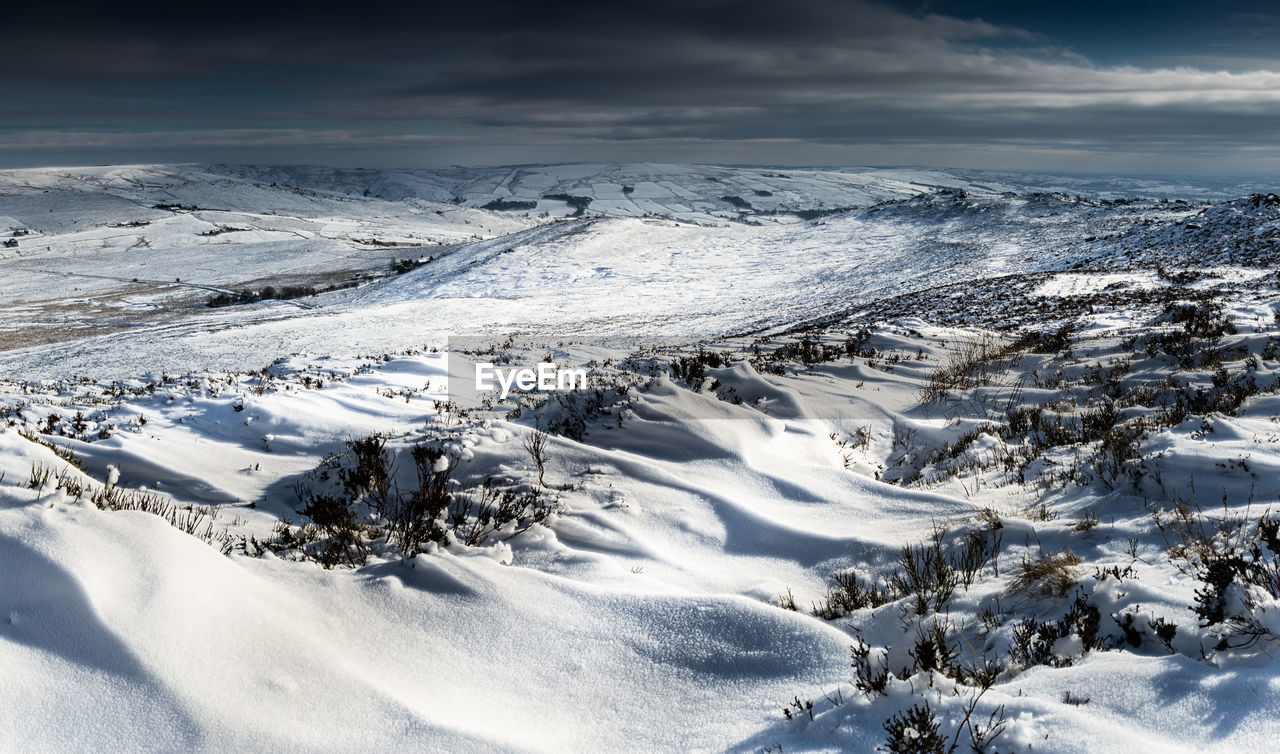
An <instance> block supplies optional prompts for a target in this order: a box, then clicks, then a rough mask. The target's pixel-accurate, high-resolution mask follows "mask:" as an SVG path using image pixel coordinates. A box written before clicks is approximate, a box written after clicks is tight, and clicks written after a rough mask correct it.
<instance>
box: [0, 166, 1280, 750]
mask: <svg viewBox="0 0 1280 754" xmlns="http://www.w3.org/2000/svg"><path fill="white" fill-rule="evenodd" d="M1144 187H1145V189H1146V190H1145V191H1144V190H1143V189H1144ZM1256 188H1261V187H1251V188H1250V191H1251V192H1252V191H1254V190H1255V189H1256ZM1222 190H1224V189H1223V188H1222V186H1220V185H1208V184H1205V185H1199V186H1195V185H1189V184H1185V183H1182V184H1179V183H1175V182H1159V181H1151V180H1143V181H1130V180H1123V179H1106V178H1098V179H1083V178H1062V177H1053V176H1042V177H1028V176H1016V175H1013V174H979V173H974V172H964V171H941V170H912V169H898V170H888V169H884V170H880V169H866V170H851V169H831V170H794V169H786V170H783V169H769V168H728V167H714V166H670V165H571V166H526V167H517V168H502V169H496V168H495V169H489V168H475V169H463V168H458V169H452V170H442V171H407V170H406V171H355V170H350V171H343V170H331V169H322V168H287V169H286V168H261V167H245V166H176V167H175V166H145V167H126V168H90V169H82V170H64V169H59V170H35V171H9V172H5V173H0V237H3V238H4V239H5V240H8V241H13V243H12V244H7V245H5V246H2V247H0V269H2V270H3V271H4V274H5V279H6V285H5V286H4V287H3V288H2V289H0V378H3V379H0V574H3V576H0V667H2V668H4V670H5V674H6V677H7V678H8V679H10V680H11V682H10V683H7V684H5V685H4V687H3V690H2V691H0V730H3V731H5V732H6V736H7V739H6V740H7V741H8V742H10V743H9V745H8V747H6V748H14V749H22V750H48V749H56V750H67V749H71V750H100V749H104V748H111V749H125V750H164V751H173V750H226V749H230V748H236V747H244V748H253V749H265V748H269V749H272V750H289V751H316V750H350V749H355V748H360V749H369V748H378V749H383V748H393V747H395V748H409V749H414V750H431V751H493V750H502V751H584V752H597V751H633V750H646V751H648V750H662V751H692V750H696V751H708V750H709V751H755V752H759V751H786V752H792V751H873V750H876V748H877V747H882V748H886V749H890V750H904V751H911V750H919V751H947V750H954V751H970V750H972V751H980V752H1010V751H1036V752H1043V751H1049V752H1097V751H1116V750H1121V751H1153V750H1159V751H1170V752H1173V751H1193V750H1194V751H1206V750H1207V751H1233V752H1234V751H1268V750H1271V749H1272V748H1274V746H1273V742H1274V741H1275V740H1276V738H1277V736H1280V718H1277V717H1276V715H1275V713H1274V709H1275V708H1276V705H1277V704H1280V697H1278V695H1277V688H1280V687H1278V686H1277V684H1276V682H1275V679H1276V677H1277V669H1278V668H1277V665H1276V662H1275V660H1274V657H1275V654H1276V651H1277V650H1278V649H1280V536H1278V535H1277V532H1278V531H1280V526H1278V525H1277V521H1276V519H1275V518H1274V516H1273V513H1272V511H1271V509H1270V508H1269V506H1270V505H1273V504H1275V503H1277V502H1278V501H1280V428H1278V425H1280V399H1278V398H1277V391H1278V390H1280V313H1278V312H1280V282H1278V280H1277V277H1276V274H1275V272H1274V261H1275V252H1274V249H1273V242H1274V240H1275V237H1276V227H1277V223H1280V216H1278V215H1277V202H1276V200H1275V197H1274V196H1272V195H1268V194H1265V193H1261V194H1259V193H1241V194H1236V195H1229V196H1224V195H1222V194H1221V193H1220V192H1221V191H1222ZM556 197H562V198H556ZM563 197H567V198H563ZM575 197H580V198H577V199H575ZM726 197H736V198H737V199H738V200H739V201H731V200H729V199H726ZM585 199H590V202H587V201H585ZM504 202H505V203H507V204H503V203H504ZM517 202H525V203H531V204H532V205H533V206H532V207H526V206H524V205H515V206H513V204H512V203H517ZM486 207H487V208H486ZM539 363H546V364H548V365H554V366H556V367H557V368H564V369H577V368H580V369H582V370H584V372H585V373H586V374H588V375H589V378H590V379H589V382H588V385H587V387H585V388H578V389H563V390H559V389H557V390H551V391H545V390H541V389H539V388H536V387H527V386H526V387H516V388H515V389H513V390H510V391H507V393H506V394H505V395H504V394H503V391H502V390H499V389H491V390H490V389H483V388H475V386H474V385H473V384H472V381H473V377H474V375H475V370H476V365H477V364H488V365H491V367H493V368H497V367H501V368H515V367H517V366H520V365H532V364H539ZM473 388H474V389H473ZM953 744H954V749H949V748H948V747H952V745H953ZM911 747H915V748H911Z"/></svg>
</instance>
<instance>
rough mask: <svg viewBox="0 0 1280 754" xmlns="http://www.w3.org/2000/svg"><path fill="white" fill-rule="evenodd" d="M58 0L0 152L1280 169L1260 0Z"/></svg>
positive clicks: (1273, 72)
mask: <svg viewBox="0 0 1280 754" xmlns="http://www.w3.org/2000/svg"><path fill="white" fill-rule="evenodd" d="M347 7H348V9H347V10H346V11H344V12H341V13H339V12H337V11H334V10H329V9H320V8H319V7H317V6H308V5H305V4H292V3H268V2H259V3H257V4H242V3H238V2H230V3H192V4H186V5H183V4H180V3H172V2H169V3H154V4H153V3H103V2H97V3H92V4H89V3H85V4H77V3H58V2H47V3H42V4H29V5H28V7H27V8H26V9H21V8H13V7H10V8H9V9H7V10H6V18H5V23H4V25H3V27H2V28H0V91H3V92H4V94H5V96H4V97H3V98H0V113H2V115H0V167H25V166H37V165H70V164H101V163H122V162H156V161H169V162H172V161H184V162H187V161H220V162H254V163H317V164H328V165H339V166H367V167H390V166H412V167H434V166H441V165H449V164H510V163H527V162H563V161H583V160H611V161H641V160H643V161H674V162H722V163H752V164H775V165H814V164H827V165H837V164H840V165H938V166H956V167H976V168H1008V169H1028V170H1057V171H1075V172H1130V173H1137V172H1151V173H1217V174H1227V173H1245V172H1270V173H1280V127H1278V124H1280V42H1277V40H1278V39H1280V10H1275V9H1276V8H1277V6H1276V5H1275V3H1273V2H1268V3H1262V2H1259V3H1248V2H1233V3H1222V2H1214V1H1212V0H1200V1H1199V2H1177V1H1176V0H1165V1H1164V2H1146V1H1145V0H1140V1H1137V2H1114V1H1113V2H1107V3H1102V2H1098V3H1094V2H1081V1H1078V0H1077V1H1072V2H1061V3H1056V4H1049V3H1040V2H1017V3H1010V2H983V1H981V0H973V1H970V2H964V1H957V2H948V1H946V0H939V1H937V2H930V1H927V0H925V1H918V2H907V1H903V2H865V1H862V0H785V1H784V0H767V1H761V2H727V1H721V0H677V1H674V2H666V1H664V0H657V1H655V0H645V1H644V2H607V1H606V0H597V1H596V2H564V3H550V2H535V1H534V0H525V1H524V2H508V1H507V0H486V1H485V2H452V3H438V2H431V1H428V0H423V1H420V2H397V3H381V2H363V3H359V2H356V3H350V4H348V6H347Z"/></svg>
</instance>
